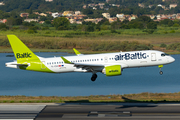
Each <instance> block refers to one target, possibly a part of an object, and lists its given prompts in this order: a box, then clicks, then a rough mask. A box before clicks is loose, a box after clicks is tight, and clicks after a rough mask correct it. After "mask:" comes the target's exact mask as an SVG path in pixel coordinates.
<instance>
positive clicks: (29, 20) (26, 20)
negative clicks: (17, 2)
mask: <svg viewBox="0 0 180 120" xmlns="http://www.w3.org/2000/svg"><path fill="white" fill-rule="evenodd" d="M24 21H25V22H38V21H39V20H38V19H25V20H24Z"/></svg>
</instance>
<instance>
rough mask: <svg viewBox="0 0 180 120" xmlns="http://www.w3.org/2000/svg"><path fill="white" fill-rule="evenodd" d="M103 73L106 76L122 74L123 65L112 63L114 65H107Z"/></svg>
mask: <svg viewBox="0 0 180 120" xmlns="http://www.w3.org/2000/svg"><path fill="white" fill-rule="evenodd" d="M102 73H103V74H105V75H106V76H116V75H121V65H112V66H106V67H105V68H104V69H103V70H102Z"/></svg>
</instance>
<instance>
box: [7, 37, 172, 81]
mask: <svg viewBox="0 0 180 120" xmlns="http://www.w3.org/2000/svg"><path fill="white" fill-rule="evenodd" d="M7 37H8V39H9V42H10V44H11V47H12V50H13V52H14V55H15V57H16V60H17V61H14V62H8V63H6V67H11V68H18V69H23V70H31V71H39V72H49V73H66V72H91V73H92V77H91V80H92V81H95V80H96V78H97V74H96V73H97V72H101V73H103V74H105V75H106V76H116V75H121V72H122V70H123V69H124V68H133V67H148V66H159V68H160V74H163V72H162V71H161V68H162V67H163V65H165V64H169V63H172V62H174V61H175V59H174V58H173V57H171V56H169V55H167V54H165V53H164V52H161V51H156V50H145V51H131V52H117V53H106V54H91V55H83V54H81V53H80V52H79V51H77V50H76V49H74V52H75V53H76V56H66V57H53V58H43V57H39V56H37V55H35V54H34V53H33V52H32V51H31V50H30V49H29V48H28V47H27V46H26V45H25V44H24V43H23V42H22V41H21V40H20V39H19V38H17V37H16V36H15V35H7Z"/></svg>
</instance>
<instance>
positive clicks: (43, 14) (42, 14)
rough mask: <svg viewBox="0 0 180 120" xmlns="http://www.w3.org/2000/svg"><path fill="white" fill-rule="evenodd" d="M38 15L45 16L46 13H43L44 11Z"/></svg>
mask: <svg viewBox="0 0 180 120" xmlns="http://www.w3.org/2000/svg"><path fill="white" fill-rule="evenodd" d="M39 15H40V16H45V17H46V16H47V14H45V13H40V14H39Z"/></svg>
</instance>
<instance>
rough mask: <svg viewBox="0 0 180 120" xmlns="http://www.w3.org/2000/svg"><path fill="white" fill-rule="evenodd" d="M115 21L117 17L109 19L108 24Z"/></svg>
mask: <svg viewBox="0 0 180 120" xmlns="http://www.w3.org/2000/svg"><path fill="white" fill-rule="evenodd" d="M115 21H117V17H113V18H109V23H112V22H115Z"/></svg>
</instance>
